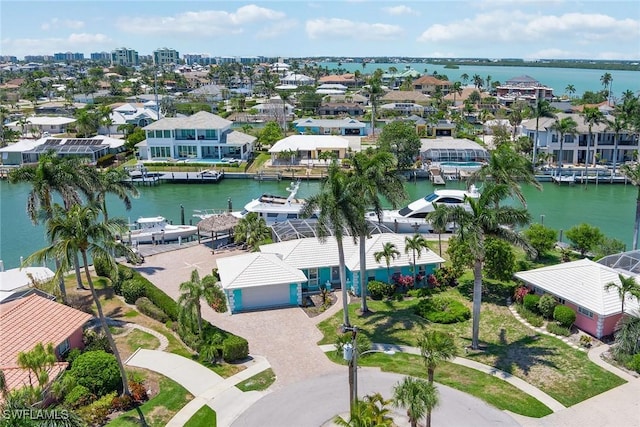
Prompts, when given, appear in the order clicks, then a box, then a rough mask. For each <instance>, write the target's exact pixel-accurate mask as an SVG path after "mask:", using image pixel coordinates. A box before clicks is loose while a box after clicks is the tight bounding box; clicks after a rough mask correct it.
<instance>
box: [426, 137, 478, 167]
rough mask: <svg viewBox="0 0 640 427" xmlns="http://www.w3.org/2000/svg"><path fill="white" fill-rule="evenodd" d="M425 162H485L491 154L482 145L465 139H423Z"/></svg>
mask: <svg viewBox="0 0 640 427" xmlns="http://www.w3.org/2000/svg"><path fill="white" fill-rule="evenodd" d="M420 143H421V146H420V157H421V158H422V161H423V162H485V161H487V160H488V159H489V152H488V151H487V150H486V149H484V147H482V146H481V145H480V144H478V143H476V142H473V141H470V140H468V139H463V138H447V137H444V138H435V139H431V138H421V139H420Z"/></svg>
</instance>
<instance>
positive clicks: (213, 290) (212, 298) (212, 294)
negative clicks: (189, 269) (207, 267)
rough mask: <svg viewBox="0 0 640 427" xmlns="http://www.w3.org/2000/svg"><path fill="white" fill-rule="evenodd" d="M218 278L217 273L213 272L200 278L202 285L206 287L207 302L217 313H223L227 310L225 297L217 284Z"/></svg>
mask: <svg viewBox="0 0 640 427" xmlns="http://www.w3.org/2000/svg"><path fill="white" fill-rule="evenodd" d="M219 280H220V279H219V278H218V276H217V273H215V272H214V274H209V275H207V276H205V277H203V278H202V285H203V286H204V287H206V288H207V294H206V299H207V304H209V306H210V307H211V308H213V309H214V310H215V311H216V312H217V313H224V312H226V311H227V298H226V296H225V294H224V291H223V290H222V288H221V287H220V286H219V285H218V281H219Z"/></svg>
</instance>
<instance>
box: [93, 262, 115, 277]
mask: <svg viewBox="0 0 640 427" xmlns="http://www.w3.org/2000/svg"><path fill="white" fill-rule="evenodd" d="M93 269H94V270H95V272H96V274H97V275H98V276H100V277H108V278H111V276H113V274H111V265H110V264H109V262H108V261H106V260H105V259H103V258H96V259H94V260H93Z"/></svg>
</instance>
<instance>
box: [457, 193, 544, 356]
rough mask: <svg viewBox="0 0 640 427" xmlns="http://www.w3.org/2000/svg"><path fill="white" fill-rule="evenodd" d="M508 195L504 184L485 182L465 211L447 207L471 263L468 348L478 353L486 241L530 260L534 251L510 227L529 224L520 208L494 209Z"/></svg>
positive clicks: (528, 216) (523, 210)
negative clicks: (514, 248)
mask: <svg viewBox="0 0 640 427" xmlns="http://www.w3.org/2000/svg"><path fill="white" fill-rule="evenodd" d="M510 194H511V190H510V189H509V187H508V186H507V185H505V184H495V183H493V182H486V183H485V186H484V189H483V191H482V194H481V195H480V197H479V198H478V199H471V198H468V199H467V200H466V203H468V205H469V208H470V209H469V210H466V209H465V208H464V207H462V206H455V207H450V208H449V209H450V210H451V216H450V220H451V221H453V222H455V223H456V224H457V225H458V229H457V236H458V238H459V239H460V240H461V241H463V242H466V243H467V244H468V247H469V249H470V251H471V255H472V256H473V259H474V266H473V330H472V341H471V347H472V348H473V349H474V350H477V349H478V338H479V333H480V307H481V304H482V265H483V263H484V258H485V250H484V248H485V240H486V238H487V237H492V238H495V239H499V240H503V241H506V242H508V243H511V244H514V245H516V246H519V247H521V248H523V249H524V250H525V251H526V252H527V253H528V254H529V255H530V256H534V255H535V249H533V247H532V246H531V245H530V244H529V242H528V241H527V240H526V239H525V238H524V237H523V236H522V235H521V234H520V233H518V232H517V231H515V229H514V227H516V226H524V225H525V224H527V223H528V222H529V221H530V215H529V212H527V210H526V209H524V208H515V207H512V206H498V205H496V201H497V200H503V199H505V198H506V197H508V196H509V195H510Z"/></svg>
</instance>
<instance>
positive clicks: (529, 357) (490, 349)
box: [319, 289, 625, 406]
mask: <svg viewBox="0 0 640 427" xmlns="http://www.w3.org/2000/svg"><path fill="white" fill-rule="evenodd" d="M465 291H466V290H465ZM446 294H447V295H448V296H450V297H452V298H456V299H458V300H459V301H461V302H463V303H464V304H466V305H468V306H469V307H470V306H471V301H470V299H469V297H468V295H462V294H461V293H460V292H459V291H458V290H457V289H450V290H448V291H446ZM486 301H487V302H484V303H483V307H482V315H481V319H480V341H481V345H482V346H483V347H484V351H479V352H469V354H467V355H465V357H468V358H470V359H473V360H476V361H478V362H481V363H484V364H487V365H491V366H495V367H496V368H498V369H501V370H503V371H505V372H509V373H511V374H513V375H515V376H517V377H519V378H522V379H523V380H525V381H527V382H528V383H530V384H532V385H534V386H535V387H538V388H540V389H541V390H543V391H544V392H545V393H547V394H549V395H550V396H552V397H553V398H555V399H556V400H558V401H559V402H561V403H562V404H563V405H565V406H571V405H574V404H576V403H578V402H581V401H583V400H586V399H588V398H590V397H593V396H595V395H597V394H600V393H602V392H604V391H606V390H609V389H611V388H614V387H617V386H618V385H620V384H623V383H624V382H625V381H624V380H622V379H621V378H619V377H617V376H615V375H613V374H612V373H610V372H608V371H605V370H604V369H602V368H600V367H598V366H597V365H595V364H594V363H592V362H591V361H590V360H589V359H588V357H587V355H586V354H585V353H584V352H581V351H578V350H575V349H573V348H571V347H569V346H568V345H566V344H565V343H563V342H562V341H560V340H559V339H557V338H552V337H549V336H546V335H538V334H536V333H535V332H534V331H533V330H531V329H529V328H528V327H526V326H524V325H523V324H522V323H520V322H519V321H517V320H516V319H515V318H514V317H513V315H512V314H511V312H510V311H509V309H508V308H507V307H506V305H503V304H501V303H500V301H499V299H498V298H493V297H492V296H491V295H488V296H487V297H486ZM488 301H493V302H488ZM417 302H418V300H417V299H414V300H405V301H399V302H396V301H393V302H382V301H372V302H371V303H370V304H369V308H370V309H371V310H372V311H373V313H372V314H370V315H367V316H365V317H359V316H357V315H356V309H357V308H358V305H357V304H351V305H350V306H349V313H350V316H351V319H352V323H353V324H354V325H356V326H358V327H359V328H361V329H362V332H363V333H364V334H366V335H367V336H368V337H369V339H371V341H372V342H377V343H394V344H404V345H412V346H415V345H416V343H417V338H418V337H419V336H420V335H421V333H422V330H423V329H424V328H426V327H429V328H433V329H437V330H441V331H445V332H448V333H451V334H452V335H453V336H454V338H455V340H456V342H457V344H458V346H459V348H460V349H462V348H464V347H468V346H469V345H470V344H471V320H468V321H466V322H461V323H456V324H452V325H438V324H430V325H427V324H428V322H427V321H426V320H424V319H422V318H420V317H418V316H416V315H415V314H413V305H414V304H416V303H417ZM341 323H342V313H337V314H336V315H335V316H333V317H332V318H330V319H327V320H325V321H324V322H322V323H320V325H319V328H320V330H321V331H322V332H323V334H324V338H323V339H322V340H321V342H320V343H321V344H332V343H335V341H336V338H337V334H338V331H339V325H340V324H341ZM485 400H487V399H485Z"/></svg>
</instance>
